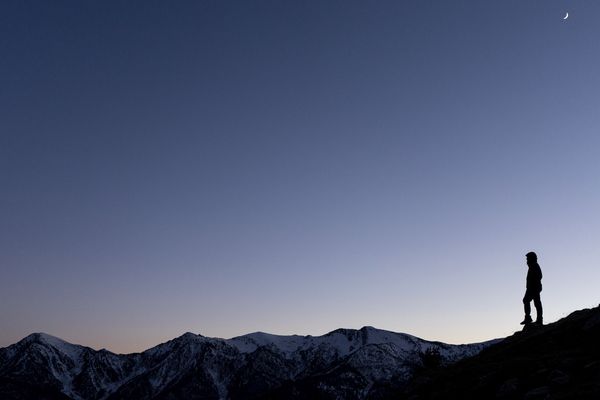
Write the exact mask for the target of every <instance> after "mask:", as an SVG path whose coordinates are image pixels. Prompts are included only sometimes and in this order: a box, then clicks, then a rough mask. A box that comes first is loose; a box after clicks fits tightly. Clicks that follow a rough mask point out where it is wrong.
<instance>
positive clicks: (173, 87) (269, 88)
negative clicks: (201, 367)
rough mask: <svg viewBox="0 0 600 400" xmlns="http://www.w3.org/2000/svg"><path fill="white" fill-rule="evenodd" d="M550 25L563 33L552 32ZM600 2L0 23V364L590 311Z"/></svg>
mask: <svg viewBox="0 0 600 400" xmlns="http://www.w3.org/2000/svg"><path fill="white" fill-rule="evenodd" d="M567 11H568V12H569V14H570V17H569V19H568V20H566V21H564V20H563V19H562V18H563V16H564V14H565V13H566V12H567ZM598 37H600V2H597V1H590V0H587V1H583V0H579V1H578V0H569V1H566V0H565V1H549V0H544V1H542V0H539V1H533V0H526V1H524V0H503V1H480V0H472V1H458V0H454V1H446V0H439V1H420V0H405V1H401V0H395V1H388V0H378V1H376V2H375V1H367V0H363V1H357V0H336V1H333V0H318V1H317V0H314V1H313V0H310V1H291V0H290V1H287V0H283V1H282V0H272V1H265V0H252V1H247V0H238V1H234V0H221V1H217V0H202V1H178V2H167V1H75V0H70V1H66V0H60V1H52V2H49V1H41V0H40V1H23V0H14V1H12V0H9V1H2V2H1V3H0V187H1V196H0V277H1V279H0V347H2V346H7V345H9V344H11V343H14V342H16V341H18V340H19V339H21V338H22V337H24V336H26V335H27V334H29V333H32V332H37V331H43V332H47V333H50V334H53V335H56V336H59V337H62V338H64V339H66V340H69V341H72V342H75V343H80V344H84V345H87V346H91V347H94V348H102V347H105V348H108V349H110V350H113V351H116V352H132V351H140V350H143V349H145V348H148V347H150V346H152V345H156V344H158V343H160V342H162V341H165V340H168V339H171V338H173V337H175V336H178V335H181V334H182V333H184V332H186V331H191V332H195V333H200V334H202V335H206V336H218V337H224V338H229V337H233V336H236V335H241V334H245V333H249V332H253V331H258V330H260V331H266V332H270V333H276V334H293V333H295V334H301V335H308V334H311V335H320V334H324V333H326V332H328V331H330V330H333V329H336V328H339V327H346V328H360V327H361V326H364V325H372V326H375V327H377V328H382V329H388V330H393V331H398V332H406V333H411V334H414V335H417V336H420V337H423V338H425V339H431V340H440V341H445V342H450V343H464V342H473V341H480V340H486V339H491V338H494V337H501V336H505V335H508V334H511V333H512V332H514V331H515V330H517V329H519V328H520V326H519V325H518V323H519V321H520V320H521V319H522V317H523V315H522V314H523V312H522V303H521V298H522V296H523V293H524V290H525V275H526V272H527V267H526V265H525V253H527V252H528V251H530V250H534V251H536V252H537V253H538V255H539V262H540V265H541V267H542V270H543V272H544V280H543V284H544V291H543V293H542V301H543V303H544V306H545V320H546V321H547V322H552V321H554V320H556V319H558V318H560V317H563V316H565V315H567V314H568V313H569V312H571V311H573V310H575V309H579V308H584V307H591V306H596V305H597V304H598V303H599V301H600V299H599V295H598V293H599V292H598V288H599V287H600V269H599V268H598V266H599V265H600V246H598V238H599V237H600V206H599V204H600V184H599V183H600V161H599V158H598V152H599V149H600V74H599V73H598V71H600V41H599V40H598Z"/></svg>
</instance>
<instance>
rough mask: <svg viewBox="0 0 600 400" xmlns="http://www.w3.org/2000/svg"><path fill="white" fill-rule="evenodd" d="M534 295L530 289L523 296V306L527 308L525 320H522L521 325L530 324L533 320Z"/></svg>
mask: <svg viewBox="0 0 600 400" xmlns="http://www.w3.org/2000/svg"><path fill="white" fill-rule="evenodd" d="M532 299H533V298H532V296H531V293H529V290H527V291H526V292H525V297H523V307H524V308H525V319H524V320H523V322H521V325H524V324H528V323H530V322H531V321H532V319H531V304H530V303H531V300H532Z"/></svg>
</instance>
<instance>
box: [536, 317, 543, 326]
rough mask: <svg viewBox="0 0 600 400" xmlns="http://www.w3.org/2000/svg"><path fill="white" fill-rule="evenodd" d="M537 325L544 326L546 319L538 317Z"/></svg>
mask: <svg viewBox="0 0 600 400" xmlns="http://www.w3.org/2000/svg"><path fill="white" fill-rule="evenodd" d="M535 324H536V325H544V318H542V317H537V319H536V320H535Z"/></svg>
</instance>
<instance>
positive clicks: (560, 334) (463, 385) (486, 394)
mask: <svg viewBox="0 0 600 400" xmlns="http://www.w3.org/2000/svg"><path fill="white" fill-rule="evenodd" d="M392 398H397V399H459V398H460V399H521V398H523V399H600V308H599V307H596V308H593V309H586V310H580V311H576V312H574V313H572V314H571V315H569V316H568V317H566V318H563V319H561V320H559V321H558V322H555V323H553V324H549V325H546V326H542V327H538V326H535V325H530V326H527V327H526V328H524V329H523V331H521V332H517V333H515V334H514V335H512V336H510V337H508V338H506V339H505V340H503V341H502V342H500V343H498V344H496V345H493V346H491V347H489V348H487V349H485V350H484V351H482V352H481V353H480V354H479V355H477V356H475V357H472V358H468V359H464V360H462V361H460V362H458V363H456V364H454V365H452V366H450V367H448V368H438V369H430V370H425V371H422V372H421V373H419V374H418V375H417V376H415V378H414V379H413V380H412V381H411V383H410V384H409V386H408V387H406V388H405V389H404V390H403V391H402V392H401V393H400V394H398V395H396V396H392Z"/></svg>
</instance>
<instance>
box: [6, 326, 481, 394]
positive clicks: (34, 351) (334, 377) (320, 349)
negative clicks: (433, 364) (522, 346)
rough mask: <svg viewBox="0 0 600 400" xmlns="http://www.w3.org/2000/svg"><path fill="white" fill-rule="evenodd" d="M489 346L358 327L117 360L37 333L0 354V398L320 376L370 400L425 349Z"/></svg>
mask: <svg viewBox="0 0 600 400" xmlns="http://www.w3.org/2000/svg"><path fill="white" fill-rule="evenodd" d="M489 344H491V342H486V343H480V344H472V345H462V346H455V345H447V344H443V343H437V342H428V341H425V340H422V339H419V338H417V337H414V336H411V335H407V334H402V333H395V332H389V331H384V330H379V329H375V328H372V327H364V328H362V329H360V330H352V329H337V330H335V331H333V332H330V333H328V334H326V335H323V336H297V335H292V336H280V335H272V334H268V333H262V332H256V333H251V334H248V335H244V336H240V337H236V338H232V339H228V340H223V339H219V338H207V337H203V336H201V335H195V334H192V333H186V334H184V335H182V336H180V337H178V338H175V339H173V340H170V341H168V342H166V343H162V344H160V345H158V346H155V347H153V348H151V349H148V350H146V351H144V352H142V353H135V354H125V355H123V354H114V353H111V352H109V351H106V350H100V351H95V350H93V349H90V348H88V347H84V346H79V345H74V344H70V343H68V342H65V341H63V340H61V339H59V338H56V337H53V336H50V335H47V334H43V333H36V334H32V335H30V336H28V337H26V338H25V339H23V340H21V341H20V342H18V343H16V344H14V345H12V346H9V347H7V348H4V349H0V398H2V399H11V398H15V399H16V398H19V399H23V398H27V397H23V396H20V397H15V396H14V392H15V391H19V390H15V389H14V387H15V385H16V387H17V388H21V389H25V388H30V387H34V388H35V390H37V391H38V393H39V391H47V392H48V393H50V392H52V393H54V392H56V393H60V392H62V394H64V395H66V396H67V397H68V398H70V399H76V400H80V399H98V400H103V399H131V398H136V399H159V398H171V399H178V398H181V399H185V398H191V397H202V398H206V399H244V398H249V397H256V398H259V397H260V396H266V395H268V393H270V392H271V391H273V390H276V389H278V388H280V387H283V386H284V385H287V384H289V383H290V382H301V381H306V380H310V379H312V380H314V379H317V378H315V377H319V376H323V377H327V379H328V382H329V383H328V384H329V385H330V388H328V390H330V391H331V392H332V393H334V394H335V392H336V390H338V387H337V385H340V383H339V382H340V381H339V379H340V377H341V376H344V377H345V378H344V379H346V381H345V382H344V385H345V387H346V388H347V387H354V389H355V391H356V393H359V394H360V396H359V397H357V398H367V397H368V396H369V392H370V390H371V388H373V387H374V385H377V384H379V383H382V382H385V381H389V380H392V379H394V380H406V379H408V378H410V376H411V375H412V371H413V370H414V369H415V368H416V367H418V366H419V365H420V362H421V359H420V353H422V352H424V351H426V350H427V349H429V348H432V347H433V348H436V349H437V350H438V351H439V353H440V355H441V357H442V361H443V362H446V363H449V362H454V361H456V360H458V359H460V358H464V357H466V356H470V355H474V354H477V353H478V352H479V351H480V350H481V349H483V348H484V347H486V346H488V345H489ZM9 387H10V388H13V389H10V390H9ZM28 391H30V390H29V389H28ZM21 392H23V393H24V392H25V391H24V390H21ZM32 398H33V397H32Z"/></svg>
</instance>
